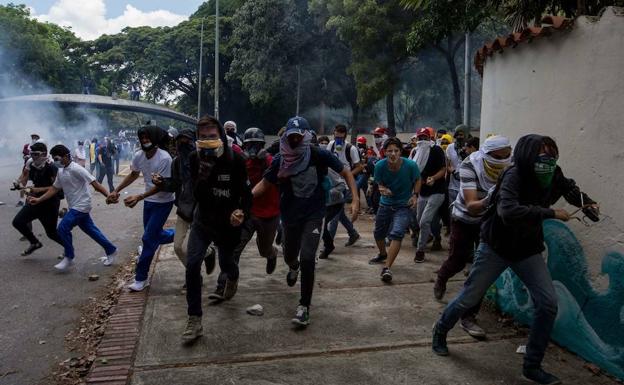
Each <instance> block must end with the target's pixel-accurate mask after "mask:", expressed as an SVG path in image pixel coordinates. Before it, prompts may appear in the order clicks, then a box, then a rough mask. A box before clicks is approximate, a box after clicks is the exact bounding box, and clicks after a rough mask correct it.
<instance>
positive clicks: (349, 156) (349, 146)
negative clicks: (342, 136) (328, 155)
mask: <svg viewBox="0 0 624 385" xmlns="http://www.w3.org/2000/svg"><path fill="white" fill-rule="evenodd" d="M351 147H353V145H352V144H351V143H347V146H346V148H345V157H346V158H347V162H349V167H351V170H353V168H354V166H353V162H352V161H351ZM335 150H336V141H334V143H332V147H331V150H330V151H331V152H332V154H334V153H335V152H334V151H335Z"/></svg>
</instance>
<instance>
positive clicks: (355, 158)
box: [327, 140, 361, 170]
mask: <svg viewBox="0 0 624 385" xmlns="http://www.w3.org/2000/svg"><path fill="white" fill-rule="evenodd" d="M347 149H349V152H350V154H349V155H350V156H349V157H350V158H351V163H349V159H347ZM327 150H328V151H329V152H333V153H334V154H336V156H337V157H338V159H340V161H341V162H342V164H344V165H345V167H348V168H349V170H352V169H353V168H354V167H355V166H357V165H358V164H360V162H361V157H360V152H359V151H358V149H357V147H356V146H353V145H351V144H350V143H345V145H344V146H343V147H342V151H337V150H336V142H335V141H334V140H332V141H331V142H329V144H327Z"/></svg>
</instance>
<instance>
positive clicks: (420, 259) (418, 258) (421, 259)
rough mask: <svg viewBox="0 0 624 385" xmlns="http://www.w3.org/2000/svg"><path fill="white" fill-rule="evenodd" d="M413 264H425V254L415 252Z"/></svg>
mask: <svg viewBox="0 0 624 385" xmlns="http://www.w3.org/2000/svg"><path fill="white" fill-rule="evenodd" d="M414 262H416V263H423V262H425V252H424V251H417V252H416V255H415V256H414Z"/></svg>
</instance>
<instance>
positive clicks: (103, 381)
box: [86, 248, 161, 385]
mask: <svg viewBox="0 0 624 385" xmlns="http://www.w3.org/2000/svg"><path fill="white" fill-rule="evenodd" d="M160 250H161V248H158V250H157V251H156V255H154V259H153V260H152V266H151V269H150V273H151V274H150V277H149V278H148V279H149V280H151V278H152V277H151V275H152V274H153V271H154V270H153V268H154V266H155V265H156V263H158V260H159V259H160V258H159V257H160ZM149 289H150V288H149V286H148V287H147V288H145V290H143V291H142V292H138V293H137V292H131V291H129V290H127V289H124V291H123V292H122V293H121V294H120V295H119V298H118V300H117V303H116V304H115V306H114V307H113V309H112V310H111V314H112V315H111V317H110V318H109V319H108V321H107V322H106V328H105V330H104V335H103V336H102V340H101V341H100V344H99V345H98V347H97V350H96V352H95V357H96V358H95V360H94V361H93V365H92V366H91V370H90V371H89V374H88V375H87V377H86V384H87V385H126V384H128V383H129V381H130V376H131V375H132V365H133V363H134V358H135V354H136V348H137V345H138V344H139V336H140V334H141V324H142V322H143V315H144V313H145V306H146V304H147V296H148V294H149Z"/></svg>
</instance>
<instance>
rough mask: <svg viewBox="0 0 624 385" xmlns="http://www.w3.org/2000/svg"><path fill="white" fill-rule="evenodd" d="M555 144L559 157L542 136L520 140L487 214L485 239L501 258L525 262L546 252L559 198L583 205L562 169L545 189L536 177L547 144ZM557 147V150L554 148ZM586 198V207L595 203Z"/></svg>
mask: <svg viewBox="0 0 624 385" xmlns="http://www.w3.org/2000/svg"><path fill="white" fill-rule="evenodd" d="M549 142H550V143H551V146H549V147H551V151H554V152H555V153H556V154H552V155H555V156H553V157H552V159H551V162H552V160H554V161H555V162H556V160H557V156H558V149H557V148H556V144H555V142H554V141H553V140H552V139H551V138H549V137H546V136H542V135H535V134H531V135H525V136H523V137H522V138H520V139H519V140H518V143H517V144H516V146H515V148H514V151H513V165H512V166H510V167H509V168H508V169H507V170H506V171H505V172H504V173H503V174H502V175H501V177H500V178H499V180H498V185H497V188H498V191H497V192H496V191H495V192H494V196H493V197H492V206H491V207H490V209H489V210H488V212H487V213H486V216H485V218H484V223H483V226H482V233H481V237H482V238H483V239H484V241H485V242H487V243H488V244H489V245H490V246H492V248H493V249H494V250H495V251H496V252H498V253H499V254H500V255H501V256H503V257H504V258H506V259H510V260H522V259H524V258H527V257H530V256H531V255H534V254H538V253H541V252H543V251H544V234H543V231H542V222H543V220H544V219H551V218H554V217H555V212H554V210H553V209H551V208H550V206H552V205H553V204H555V202H557V201H558V200H559V198H561V197H564V198H565V199H566V201H568V202H569V203H570V204H572V205H574V206H580V205H581V191H580V190H579V188H578V187H577V186H576V183H575V182H574V180H572V179H568V178H566V177H565V176H564V175H563V171H562V170H561V168H560V167H559V166H556V165H555V166H554V167H553V168H552V175H551V182H550V184H549V185H548V186H542V185H541V184H540V181H539V179H538V176H537V175H538V174H537V173H536V164H538V163H540V153H541V152H542V151H543V149H544V146H545V143H549ZM552 146H554V148H553V147H552ZM582 194H583V202H584V203H585V204H594V203H595V202H594V201H593V200H591V199H590V198H589V196H587V194H585V193H582Z"/></svg>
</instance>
